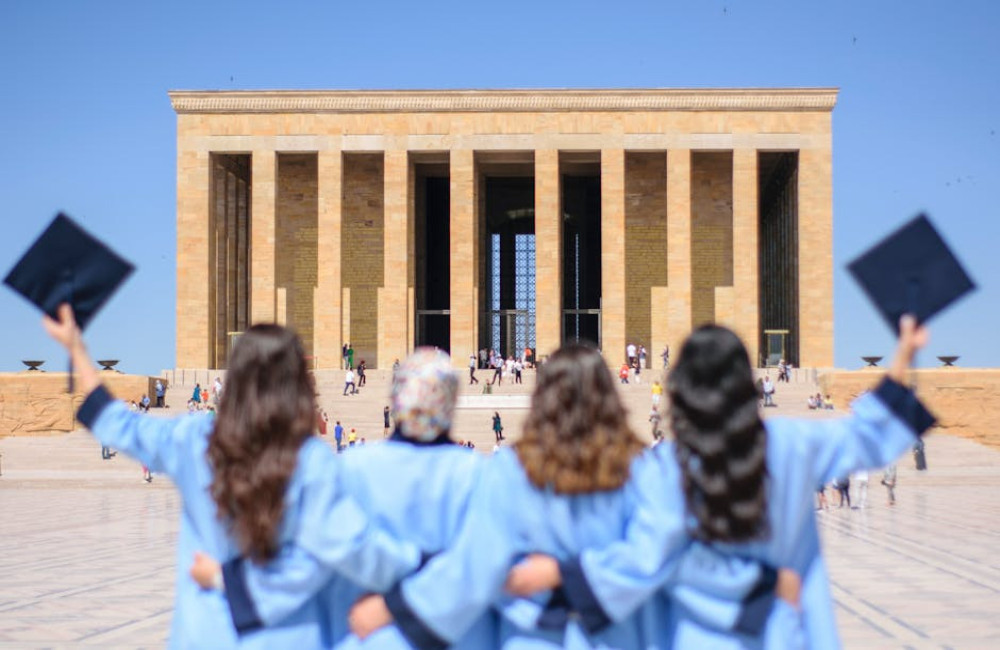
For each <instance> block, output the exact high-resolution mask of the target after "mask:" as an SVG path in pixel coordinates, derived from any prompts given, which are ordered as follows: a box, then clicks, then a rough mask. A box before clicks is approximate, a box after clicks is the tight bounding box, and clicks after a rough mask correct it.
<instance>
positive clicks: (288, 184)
mask: <svg viewBox="0 0 1000 650" xmlns="http://www.w3.org/2000/svg"><path fill="white" fill-rule="evenodd" d="M317 178H318V177H317V164H316V156H315V155H314V154H298V155H281V156H279V157H278V191H277V207H276V209H275V211H276V216H275V242H276V249H275V285H276V287H277V288H278V289H279V290H281V289H284V309H283V311H284V315H285V325H287V326H289V327H291V328H292V329H294V330H295V331H296V332H297V333H298V335H299V338H301V339H302V345H303V347H304V349H305V353H306V356H313V351H314V349H315V348H314V345H313V331H314V327H313V323H314V320H313V319H314V309H315V306H314V295H315V291H316V284H317V274H318V265H317V264H318V263H317V253H318V247H317V227H318V221H317V214H318V208H317V200H316V199H317Z"/></svg>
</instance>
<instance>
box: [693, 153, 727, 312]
mask: <svg viewBox="0 0 1000 650" xmlns="http://www.w3.org/2000/svg"><path fill="white" fill-rule="evenodd" d="M731 286H733V155H732V152H728V151H724V152H704V151H698V152H695V153H693V154H691V316H692V320H693V325H694V326H695V327H697V326H698V325H702V324H704V323H714V322H715V321H716V313H715V288H716V287H731Z"/></svg>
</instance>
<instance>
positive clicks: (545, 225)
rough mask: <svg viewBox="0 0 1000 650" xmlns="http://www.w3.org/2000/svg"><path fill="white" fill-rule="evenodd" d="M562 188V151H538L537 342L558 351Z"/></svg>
mask: <svg viewBox="0 0 1000 650" xmlns="http://www.w3.org/2000/svg"><path fill="white" fill-rule="evenodd" d="M561 197H562V187H561V183H560V182H559V152H558V151H554V150H540V151H536V152H535V314H536V319H535V344H536V347H537V354H538V358H539V359H542V358H544V357H547V356H548V355H550V354H552V353H553V352H555V351H556V349H557V348H558V347H559V344H560V343H561V340H560V339H561V330H562V323H561V321H562V259H563V255H562V252H563V250H562V232H563V228H562V200H561Z"/></svg>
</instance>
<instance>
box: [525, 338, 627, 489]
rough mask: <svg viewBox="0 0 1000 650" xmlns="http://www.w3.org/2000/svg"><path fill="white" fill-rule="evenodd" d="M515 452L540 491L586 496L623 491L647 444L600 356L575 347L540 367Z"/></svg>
mask: <svg viewBox="0 0 1000 650" xmlns="http://www.w3.org/2000/svg"><path fill="white" fill-rule="evenodd" d="M514 447H515V450H516V452H517V456H518V458H519V459H520V461H521V465H522V466H523V467H524V471H525V473H526V474H527V475H528V480H529V481H531V483H532V485H534V486H535V487H537V488H540V489H544V488H549V487H551V488H552V489H553V490H555V492H556V493H558V494H587V493H591V492H601V491H606V490H616V489H618V488H620V487H622V486H623V485H624V484H625V482H626V481H627V480H628V477H629V468H630V466H631V463H632V459H633V458H634V457H635V456H636V455H638V454H639V453H640V452H641V451H642V449H643V444H642V443H641V442H640V441H639V439H638V438H637V437H636V435H635V433H634V432H633V431H632V430H631V429H630V428H629V426H628V422H627V419H626V413H625V407H624V406H623V405H622V402H621V398H620V397H619V395H618V390H617V389H616V388H615V384H614V380H613V379H612V378H611V373H610V371H609V370H608V366H607V364H606V363H605V361H604V359H603V358H602V357H601V355H600V353H599V352H597V350H595V349H594V348H592V347H590V346H586V345H582V344H578V343H573V344H569V345H566V346H564V347H562V348H560V349H559V350H558V351H557V352H556V353H555V354H553V355H552V356H551V357H550V358H549V360H548V361H546V362H545V363H544V364H543V365H542V366H541V370H539V372H538V383H537V385H536V386H535V392H534V394H533V395H532V397H531V411H530V412H529V414H528V419H527V421H526V422H525V425H524V435H523V436H522V437H521V439H520V440H519V441H518V442H517V444H516V445H515V446H514Z"/></svg>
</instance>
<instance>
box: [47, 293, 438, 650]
mask: <svg viewBox="0 0 1000 650" xmlns="http://www.w3.org/2000/svg"><path fill="white" fill-rule="evenodd" d="M44 324H45V329H46V330H47V331H48V332H49V334H50V335H51V336H52V338H54V339H55V340H56V341H58V342H59V343H61V344H62V345H63V346H65V347H66V348H67V349H68V350H69V353H70V356H71V358H72V360H73V364H74V367H75V368H76V369H77V370H78V372H79V375H80V385H81V388H82V390H83V391H84V392H85V394H87V397H86V399H85V401H84V403H83V405H82V406H81V407H80V410H79V411H78V413H77V417H78V419H79V420H80V422H82V423H83V424H84V425H85V426H86V427H87V428H88V429H90V430H91V432H92V433H93V434H94V435H95V436H96V437H97V438H98V440H100V441H101V443H102V444H105V445H109V446H112V447H114V448H115V449H119V450H121V451H122V452H124V453H125V454H127V455H129V456H132V457H133V458H135V459H136V460H138V461H140V462H141V463H142V464H143V465H146V466H147V467H149V469H150V470H152V471H155V472H161V473H163V474H166V475H167V476H169V477H170V479H171V480H172V481H173V482H174V484H175V485H176V486H177V489H178V490H179V491H180V496H181V501H182V511H183V515H182V517H181V524H180V532H179V538H178V542H177V575H176V592H175V600H174V617H173V624H172V627H171V633H170V647H174V648H194V647H198V648H228V647H236V646H239V647H249V646H254V645H260V646H261V647H317V646H320V645H321V644H322V642H323V636H322V635H323V633H324V628H325V622H324V618H323V617H324V616H325V613H324V610H323V609H322V608H321V607H320V605H319V603H318V602H316V601H310V602H308V603H306V604H305V605H304V606H303V607H301V608H299V609H298V610H297V611H296V612H295V613H294V614H293V615H292V616H290V617H288V618H287V619H285V620H284V621H282V622H281V623H280V624H279V625H277V626H276V627H274V628H272V629H269V630H267V631H266V632H262V633H259V634H255V635H250V636H245V637H243V638H239V637H238V636H237V630H236V628H235V626H234V625H233V624H232V623H231V622H230V613H229V606H228V605H227V603H226V599H225V598H224V597H223V596H222V595H221V594H220V593H219V592H218V591H214V590H202V589H201V588H199V586H198V585H197V584H196V583H195V582H194V580H192V579H191V578H190V577H189V576H188V573H187V568H188V565H189V563H190V562H191V559H192V557H193V556H194V553H195V551H196V550H204V551H206V552H208V553H210V554H211V555H213V556H215V557H219V558H226V559H228V558H231V557H245V558H248V560H249V561H250V562H251V563H265V562H267V561H269V560H272V559H274V558H275V557H277V555H278V553H279V550H280V549H281V547H282V545H283V543H284V542H285V541H286V540H287V539H288V538H289V537H290V536H291V535H292V534H293V533H295V531H296V530H297V529H298V528H299V526H300V525H301V522H302V521H307V520H309V518H310V517H311V516H312V512H313V510H314V509H316V508H322V509H323V510H324V511H329V510H330V509H331V508H332V507H336V509H337V510H338V511H339V514H340V517H341V518H340V520H339V521H338V526H339V527H340V528H339V530H340V531H341V533H340V538H339V543H336V544H331V543H329V540H328V539H324V540H323V542H322V544H313V545H310V544H309V543H308V542H307V543H306V544H304V546H303V547H302V550H301V551H300V552H301V553H303V554H314V555H316V556H319V557H323V558H325V559H326V560H327V561H328V562H330V563H335V564H337V566H339V567H342V568H344V570H346V571H351V572H352V573H354V574H355V575H363V576H367V577H368V578H369V579H370V580H369V582H370V584H369V586H370V587H371V588H373V589H378V588H385V587H386V586H388V585H389V584H391V583H392V581H393V580H395V579H396V578H397V577H398V576H397V575H396V574H395V573H391V572H388V571H387V570H386V568H387V566H389V565H391V566H396V561H395V560H396V558H400V562H401V563H403V564H405V563H406V562H412V564H413V565H415V564H416V563H417V562H418V560H419V554H418V553H417V551H416V550H415V549H411V548H410V546H409V545H402V544H401V545H397V544H396V543H395V542H393V541H392V540H391V539H390V538H388V537H387V536H385V535H384V534H383V533H381V532H378V531H377V530H375V529H373V528H372V527H370V526H368V523H367V520H366V519H365V517H364V516H363V514H362V513H361V511H360V510H359V509H358V507H357V506H356V505H355V504H353V503H352V502H350V501H349V500H347V499H340V498H338V497H337V494H336V489H335V487H334V485H335V481H334V480H333V478H332V477H333V476H334V474H335V472H336V466H335V464H334V458H335V457H334V454H333V453H332V451H331V450H330V448H329V446H328V445H326V444H324V443H322V442H321V441H319V440H318V439H317V438H315V437H314V436H313V429H314V426H315V418H316V403H315V391H314V387H313V382H312V378H311V376H310V375H309V372H308V371H307V369H306V363H305V358H304V355H303V352H302V346H301V344H300V342H299V340H298V338H297V337H296V336H295V335H294V334H293V333H291V332H290V331H288V330H286V329H285V328H283V327H279V326H277V325H255V326H253V327H251V328H250V329H249V330H247V332H245V333H244V334H243V335H242V336H241V337H240V339H239V342H238V343H237V345H236V346H235V347H234V349H233V353H232V357H231V358H230V361H229V371H228V375H227V383H226V390H225V391H224V392H223V394H222V399H221V402H220V404H219V411H218V414H217V415H216V416H215V417H213V416H211V415H209V414H205V415H201V414H199V415H195V416H182V417H176V418H165V417H151V416H147V415H142V414H139V413H132V412H130V411H129V409H128V407H126V406H125V405H124V404H123V403H121V402H119V401H117V400H114V399H113V398H112V397H111V394H110V393H109V392H108V391H107V389H106V388H104V386H102V385H101V382H100V377H99V374H98V372H97V370H96V368H95V367H94V364H93V362H92V361H91V359H90V356H89V354H88V353H87V350H86V347H85V346H84V344H83V340H82V338H81V336H80V330H79V328H78V327H77V325H76V321H75V320H74V316H73V311H72V309H71V308H70V307H69V305H62V306H61V307H60V308H59V321H55V320H52V319H50V318H48V317H46V319H45V323H44ZM384 560H388V561H384Z"/></svg>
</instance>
